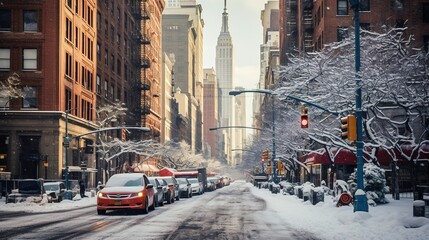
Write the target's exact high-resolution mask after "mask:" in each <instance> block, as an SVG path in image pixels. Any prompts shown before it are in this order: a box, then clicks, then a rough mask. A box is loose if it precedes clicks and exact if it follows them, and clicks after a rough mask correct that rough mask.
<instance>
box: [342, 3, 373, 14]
mask: <svg viewBox="0 0 429 240" xmlns="http://www.w3.org/2000/svg"><path fill="white" fill-rule="evenodd" d="M359 10H360V11H362V12H368V11H370V0H360V1H359ZM337 15H349V0H337Z"/></svg>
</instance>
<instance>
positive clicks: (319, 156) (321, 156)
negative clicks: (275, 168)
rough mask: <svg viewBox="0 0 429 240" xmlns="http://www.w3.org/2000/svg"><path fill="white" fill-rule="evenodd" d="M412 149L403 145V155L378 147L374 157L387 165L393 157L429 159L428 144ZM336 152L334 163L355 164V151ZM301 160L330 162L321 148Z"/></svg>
mask: <svg viewBox="0 0 429 240" xmlns="http://www.w3.org/2000/svg"><path fill="white" fill-rule="evenodd" d="M412 151H413V148H412V147H409V146H403V147H402V152H403V153H404V155H405V156H403V155H401V153H400V152H399V151H398V150H397V149H393V150H392V149H389V150H386V149H383V148H380V149H378V150H377V152H376V158H377V161H378V162H379V163H380V165H389V164H390V163H391V162H392V161H393V159H396V160H398V161H409V160H411V159H413V160H420V161H421V160H423V161H429V145H423V146H421V147H420V148H419V149H418V151H417V150H415V151H414V153H413V154H412ZM368 152H369V151H368ZM336 153H337V151H336V150H333V155H334V156H335V158H334V162H335V164H356V155H355V153H353V152H351V151H349V150H346V149H341V150H340V152H339V153H338V154H336ZM411 155H413V156H411ZM364 158H365V159H366V158H369V156H365V154H364ZM301 161H302V162H304V163H305V164H307V165H313V164H326V165H329V164H331V163H330V160H329V157H328V153H327V152H326V151H325V150H324V149H321V150H320V151H318V152H312V153H309V154H306V155H304V156H302V157H301Z"/></svg>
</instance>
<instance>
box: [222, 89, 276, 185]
mask: <svg viewBox="0 0 429 240" xmlns="http://www.w3.org/2000/svg"><path fill="white" fill-rule="evenodd" d="M246 92H251V93H263V94H269V95H271V96H272V99H271V101H272V104H271V108H272V109H271V120H272V125H273V130H272V137H273V155H272V156H273V157H272V158H273V182H275V183H277V169H276V165H277V164H276V161H275V159H276V124H275V111H274V109H275V108H274V95H275V93H274V92H273V91H271V90H265V89H255V90H236V91H230V92H229V95H232V96H237V95H239V94H242V93H246Z"/></svg>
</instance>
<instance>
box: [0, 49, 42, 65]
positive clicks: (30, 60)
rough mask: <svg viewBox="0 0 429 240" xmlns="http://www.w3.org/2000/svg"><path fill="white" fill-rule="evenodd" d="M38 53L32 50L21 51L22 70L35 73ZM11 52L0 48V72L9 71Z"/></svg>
mask: <svg viewBox="0 0 429 240" xmlns="http://www.w3.org/2000/svg"><path fill="white" fill-rule="evenodd" d="M37 55H38V51H37V49H34V48H24V49H22V55H21V57H22V70H23V71H35V70H37V69H38V64H37V63H38V60H37ZM10 64H11V50H10V49H9V48H0V71H9V70H10V68H11V66H10Z"/></svg>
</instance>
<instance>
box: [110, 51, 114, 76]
mask: <svg viewBox="0 0 429 240" xmlns="http://www.w3.org/2000/svg"><path fill="white" fill-rule="evenodd" d="M110 68H111V69H112V72H114V71H115V56H113V54H111V55H110Z"/></svg>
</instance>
